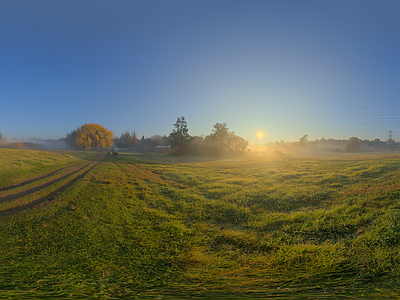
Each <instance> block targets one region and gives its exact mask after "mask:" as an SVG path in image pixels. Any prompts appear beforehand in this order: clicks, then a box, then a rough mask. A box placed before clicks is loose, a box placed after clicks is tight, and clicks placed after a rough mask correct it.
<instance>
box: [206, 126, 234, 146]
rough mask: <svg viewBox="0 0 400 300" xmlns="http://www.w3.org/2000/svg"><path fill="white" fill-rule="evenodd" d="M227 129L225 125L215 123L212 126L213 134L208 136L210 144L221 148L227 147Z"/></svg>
mask: <svg viewBox="0 0 400 300" xmlns="http://www.w3.org/2000/svg"><path fill="white" fill-rule="evenodd" d="M228 130H229V128H228V127H227V125H226V123H217V124H215V125H214V129H213V132H212V133H211V134H210V140H211V142H212V143H214V144H215V145H217V146H218V147H221V148H228V147H229V135H230V134H229V131H228Z"/></svg>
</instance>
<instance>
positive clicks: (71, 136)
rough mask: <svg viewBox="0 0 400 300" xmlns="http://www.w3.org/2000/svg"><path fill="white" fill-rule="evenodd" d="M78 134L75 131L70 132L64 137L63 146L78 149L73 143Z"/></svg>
mask: <svg viewBox="0 0 400 300" xmlns="http://www.w3.org/2000/svg"><path fill="white" fill-rule="evenodd" d="M77 134H78V132H77V131H76V130H72V131H71V132H70V133H68V134H67V135H66V136H65V144H66V145H67V146H69V147H71V148H79V147H78V145H77V144H76V143H75V140H76V136H77Z"/></svg>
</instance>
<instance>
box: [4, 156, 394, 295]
mask: <svg viewBox="0 0 400 300" xmlns="http://www.w3.org/2000/svg"><path fill="white" fill-rule="evenodd" d="M59 155H60V154H59ZM71 155H73V154H71ZM64 163H65V162H64V161H62V162H60V165H63V164H64ZM399 166H400V161H399V160H398V157H397V156H393V155H388V156H385V155H383V156H379V157H378V156H363V157H357V156H354V155H352V156H348V155H344V156H343V157H335V158H331V157H322V158H321V157H319V158H312V157H308V158H307V157H306V158H295V157H285V156H281V157H279V156H260V157H255V156H245V157H239V158H230V159H221V158H213V159H207V158H204V157H192V158H188V157H184V158H179V157H170V156H162V155H154V156H152V155H148V154H146V155H140V154H134V155H120V156H117V157H107V158H106V159H105V160H104V161H103V162H102V163H101V164H99V165H98V166H96V167H95V168H94V169H93V170H91V171H90V172H89V173H88V174H87V175H86V176H85V178H84V179H83V180H79V181H77V182H76V183H74V184H73V185H71V186H69V187H67V188H66V190H65V191H64V192H63V193H62V195H60V196H59V197H58V198H57V199H56V200H55V201H52V202H50V203H47V204H46V205H43V206H41V207H39V208H36V209H30V210H27V211H23V212H20V213H19V214H17V215H15V216H7V217H3V218H1V220H0V221H1V222H0V265H1V267H0V290H1V291H2V292H3V293H8V294H7V295H12V294H13V293H15V292H16V291H19V292H20V293H26V294H29V295H39V294H43V295H46V294H47V295H48V294H54V295H75V296H77V295H96V296H97V297H108V296H124V297H125V296H131V297H133V296H135V297H136V296H138V295H144V296H146V295H147V296H154V297H156V296H157V295H164V296H166V295H175V296H179V295H181V296H182V295H193V296H194V295H214V296H218V295H225V296H227V295H230V296H232V295H254V296H257V295H259V296H260V295H290V294H291V293H300V292H302V293H308V294H310V295H311V294H313V293H316V294H318V293H320V294H321V293H328V294H331V295H339V294H343V293H344V294H348V295H363V294H364V295H365V294H367V295H372V294H374V293H375V294H382V295H395V294H397V295H398V293H399V288H398V286H400V280H399V279H400V278H399V274H400V200H399V199H400V183H399V182H400V181H399V178H400V171H399V168H398V167H399ZM60 184H62V183H60ZM55 188H56V187H53V189H55ZM50 190H51V189H50ZM50 190H49V191H50ZM24 199H25V200H23V199H22V200H21V201H27V199H29V197H27V198H24ZM16 203H17V202H15V203H14V205H16ZM24 203H25V202H24ZM2 292H0V295H1V293H2Z"/></svg>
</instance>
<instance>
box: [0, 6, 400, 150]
mask: <svg viewBox="0 0 400 300" xmlns="http://www.w3.org/2000/svg"><path fill="white" fill-rule="evenodd" d="M399 14H400V1H397V0H396V1H391V0H386V1H368V0H352V1H347V0H346V1H344V0H343V1H341V0H335V1H333V0H332V1H329V0H327V1H318V0H315V1H307V0H304V1H298V0H293V1H290V0H279V1H278V0H276V1H275V0H269V1H254V0H243V1H236V0H227V1H222V0H202V1H198V0H191V1H186V0H185V1H174V0H171V1H165V0H158V1H153V0H146V1H135V0H129V1H128V0H119V1H111V0H110V1H102V0H86V1H78V0H68V1H51V0H38V1H30V0H29V1H28V0H3V1H0V132H1V133H2V134H3V136H4V137H5V138H8V139H12V138H21V139H24V138H31V137H37V138H42V139H59V138H63V137H65V135H66V134H67V133H69V132H71V131H72V130H73V129H75V128H77V127H78V126H81V125H83V124H86V123H97V124H100V125H102V126H104V127H105V128H107V129H108V130H111V131H112V132H113V133H114V134H115V135H116V136H119V135H120V134H121V133H123V132H125V131H130V132H131V131H133V130H135V132H136V134H137V135H138V136H139V137H141V136H142V135H144V136H145V137H150V136H152V135H157V134H160V135H168V134H169V133H170V132H171V131H172V129H173V124H174V123H175V122H176V119H177V118H178V117H181V116H184V117H185V119H186V121H187V125H188V129H189V134H191V135H204V136H206V135H208V134H210V133H211V132H212V129H213V125H214V124H216V123H223V122H226V123H227V126H228V127H229V129H230V130H231V131H234V132H235V133H236V134H237V135H239V136H242V137H244V138H245V139H247V140H248V141H249V142H250V143H254V142H255V141H256V136H257V134H258V133H259V132H263V133H264V136H263V139H264V140H265V141H276V140H285V141H296V140H299V138H300V137H302V136H303V135H305V134H308V136H309V139H311V140H313V139H317V138H318V139H320V138H322V137H325V138H335V139H348V138H349V137H352V136H356V137H359V138H361V139H375V138H380V139H381V140H385V139H386V140H387V138H388V131H389V130H390V129H393V131H394V139H395V140H399V139H400V38H399V36H400V18H399V17H398V16H399ZM396 135H397V138H396Z"/></svg>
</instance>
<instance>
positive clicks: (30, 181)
mask: <svg viewBox="0 0 400 300" xmlns="http://www.w3.org/2000/svg"><path fill="white" fill-rule="evenodd" d="M83 163H84V162H79V163H76V164H73V165H70V166H66V167H63V168H60V169H57V170H54V171H52V172H50V173H46V174H44V175H41V176H39V177H35V178H32V179H29V180H27V181H22V182H19V183H17V184H14V185H9V186H5V187H2V188H0V192H3V191H8V190H11V189H15V188H18V187H21V186H24V185H27V184H29V183H32V182H35V181H37V180H39V179H43V178H46V177H49V176H51V175H53V174H55V173H57V172H60V171H62V170H64V169H68V168H72V167H74V166H77V165H79V164H83Z"/></svg>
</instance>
